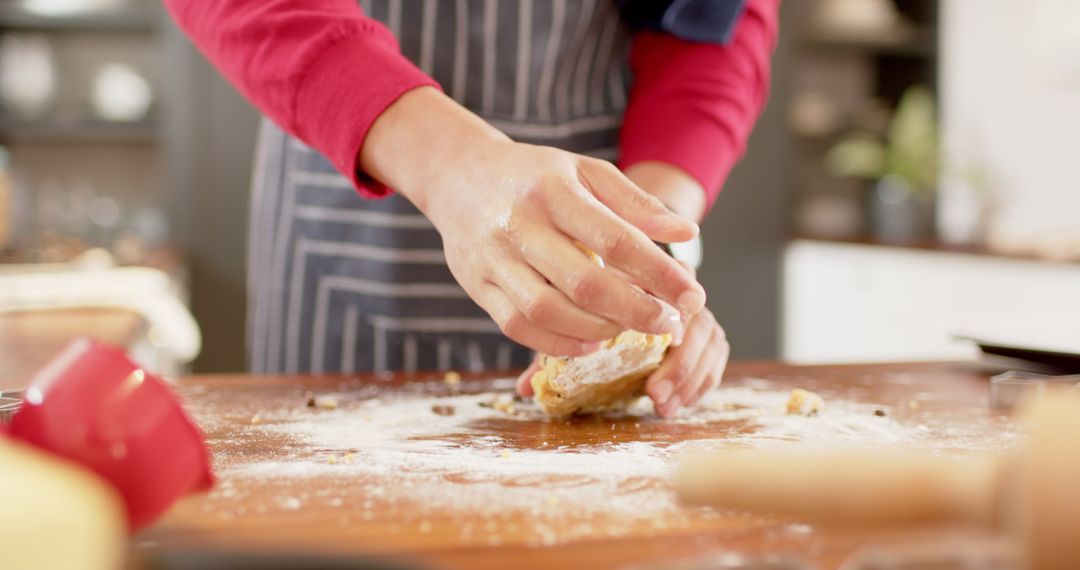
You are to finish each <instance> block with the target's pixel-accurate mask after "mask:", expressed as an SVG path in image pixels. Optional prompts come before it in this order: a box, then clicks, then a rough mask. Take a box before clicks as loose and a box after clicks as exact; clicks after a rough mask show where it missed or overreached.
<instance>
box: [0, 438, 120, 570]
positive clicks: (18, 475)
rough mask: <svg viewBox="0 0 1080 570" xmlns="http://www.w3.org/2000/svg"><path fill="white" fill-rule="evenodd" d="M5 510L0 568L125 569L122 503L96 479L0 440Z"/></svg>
mask: <svg viewBox="0 0 1080 570" xmlns="http://www.w3.org/2000/svg"><path fill="white" fill-rule="evenodd" d="M0 505H3V508H0V567H3V568H18V569H19V570H39V569H40V570H54V569H58V568H79V569H80V570H115V569H117V568H120V567H121V564H122V562H123V557H124V549H125V544H126V540H125V537H126V533H127V526H126V523H125V518H124V511H123V507H122V503H121V500H120V497H119V495H117V494H116V492H115V491H114V490H113V489H112V487H110V486H109V485H108V484H107V483H106V482H105V481H104V480H102V479H100V478H99V477H98V476H97V475H95V474H93V473H91V472H89V471H86V470H84V469H83V468H81V467H78V466H76V465H73V464H71V463H68V462H66V461H64V460H61V459H58V458H55V457H52V456H50V455H47V454H45V453H44V452H41V451H39V450H37V449H35V448H33V447H30V446H28V445H26V444H23V443H19V442H16V441H12V440H10V439H6V438H2V437H0Z"/></svg>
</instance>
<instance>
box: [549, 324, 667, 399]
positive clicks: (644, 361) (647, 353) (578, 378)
mask: <svg viewBox="0 0 1080 570" xmlns="http://www.w3.org/2000/svg"><path fill="white" fill-rule="evenodd" d="M670 344H671V335H667V334H665V335H654V334H645V333H640V332H636V331H626V332H624V333H622V334H620V335H619V336H617V337H615V338H613V339H611V340H609V341H607V342H606V343H604V346H603V348H601V349H600V350H598V351H597V352H594V353H593V354H589V355H586V356H579V357H575V358H569V357H554V356H547V355H544V356H542V357H541V363H540V369H539V370H538V371H537V372H535V373H534V374H533V377H532V379H531V382H532V387H533V391H534V392H535V396H534V399H535V401H536V403H537V404H539V405H540V408H541V409H543V410H544V412H545V413H547V414H548V415H550V416H554V417H567V416H572V415H576V414H591V413H597V412H605V411H610V410H616V409H619V408H622V407H625V406H626V405H627V404H630V403H632V402H634V401H635V400H637V399H638V398H640V397H641V396H643V395H645V380H646V379H648V377H649V375H650V374H652V373H653V371H655V370H656V368H657V367H658V366H660V362H661V361H662V360H663V359H664V353H665V352H666V351H667V348H668V345H670Z"/></svg>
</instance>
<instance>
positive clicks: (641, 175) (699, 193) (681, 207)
mask: <svg viewBox="0 0 1080 570" xmlns="http://www.w3.org/2000/svg"><path fill="white" fill-rule="evenodd" d="M625 173H626V177H627V178H629V179H630V180H631V181H633V182H634V184H637V185H638V186H640V187H641V188H642V189H643V190H645V191H646V192H648V193H650V194H652V195H653V196H656V197H657V198H659V199H660V201H661V202H663V203H664V205H665V206H667V207H668V208H669V209H670V210H671V211H673V212H675V213H676V214H679V215H681V216H683V217H686V218H689V219H691V220H693V221H695V222H698V223H700V222H701V220H702V218H704V217H705V210H706V207H707V205H706V201H705V189H704V188H702V186H701V183H700V182H698V181H697V179H695V178H694V177H693V176H691V175H690V174H689V173H687V172H686V171H685V170H683V169H681V168H679V167H677V166H674V165H672V164H668V163H666V162H660V161H645V162H638V163H635V164H633V165H631V166H630V167H629V168H627V169H626V170H625Z"/></svg>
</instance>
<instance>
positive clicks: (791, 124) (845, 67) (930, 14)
mask: <svg viewBox="0 0 1080 570" xmlns="http://www.w3.org/2000/svg"><path fill="white" fill-rule="evenodd" d="M938 4H939V3H938V2H937V0H812V1H803V2H789V3H785V5H784V7H785V9H787V10H789V11H790V12H792V17H790V18H789V19H788V22H790V25H789V26H787V27H786V28H785V29H784V33H785V34H787V35H788V36H789V37H790V38H791V39H790V41H791V46H792V47H791V59H792V63H791V73H792V79H791V93H790V98H789V103H788V108H787V110H786V113H787V126H788V132H789V135H790V137H791V141H792V148H791V164H790V168H789V169H788V179H789V183H790V185H791V188H792V193H793V196H792V197H793V200H792V202H793V204H792V205H793V208H792V210H791V219H790V220H789V224H790V227H792V230H793V233H794V234H796V235H802V236H812V237H825V238H849V239H850V238H856V237H862V236H864V235H866V234H867V233H868V232H869V231H870V228H869V227H868V225H869V222H868V216H867V215H866V209H867V204H866V202H867V194H868V190H869V186H868V184H867V183H866V182H864V181H861V180H854V179H841V178H838V177H837V176H835V175H833V174H831V173H830V172H828V171H827V169H826V168H825V165H824V159H825V156H826V154H827V153H828V151H829V149H830V148H832V147H833V146H834V145H835V144H836V143H837V142H838V141H839V140H840V139H841V138H842V137H844V136H845V135H847V134H849V133H851V132H855V131H859V132H866V133H871V134H874V135H883V134H884V133H885V131H886V129H887V124H888V121H889V120H890V118H891V116H892V114H893V111H894V110H895V108H896V105H897V103H898V101H899V100H900V97H901V95H903V94H904V92H905V91H907V90H908V89H909V88H910V87H912V86H916V85H925V86H927V87H929V88H931V89H932V90H933V89H935V88H936V85H937V70H938V55H937V54H938V11H939V7H938Z"/></svg>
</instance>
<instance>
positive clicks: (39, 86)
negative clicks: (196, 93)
mask: <svg viewBox="0 0 1080 570" xmlns="http://www.w3.org/2000/svg"><path fill="white" fill-rule="evenodd" d="M164 18H165V15H164V11H163V10H162V8H161V5H160V3H158V2H154V1H152V0H62V1H61V0H6V1H4V2H0V145H3V147H4V148H5V150H6V153H5V156H4V158H5V160H4V161H3V162H4V164H2V166H3V167H4V169H5V171H6V173H7V175H8V178H9V179H10V184H9V191H8V193H9V194H10V195H9V196H8V197H7V199H6V201H7V202H8V204H9V207H8V209H9V211H10V215H9V219H10V225H11V226H12V227H11V230H12V235H11V238H10V239H9V240H8V243H6V244H0V246H6V247H0V251H2V252H3V256H0V259H7V260H17V261H62V260H65V259H67V258H70V257H71V256H72V255H74V254H77V253H78V252H79V251H80V250H82V249H85V248H86V247H92V246H97V247H105V248H108V249H110V250H112V251H113V252H114V253H115V254H117V255H118V256H119V257H121V258H122V259H123V260H124V261H128V262H139V261H140V258H141V257H143V256H145V255H147V253H148V250H150V249H156V248H161V247H164V246H165V245H166V244H167V243H169V241H170V229H169V224H168V220H167V216H166V214H165V212H164V204H165V203H166V199H167V192H168V184H167V177H166V174H165V173H166V171H167V161H168V153H167V151H166V147H167V141H166V139H167V132H166V129H164V128H163V121H162V116H163V112H164V109H165V108H167V107H168V105H169V103H170V101H169V93H170V91H171V84H170V82H171V81H172V77H171V76H170V75H169V69H168V66H167V65H166V61H165V52H166V50H165V43H164V38H165V36H164V33H163V30H164V28H165V20H164Z"/></svg>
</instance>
